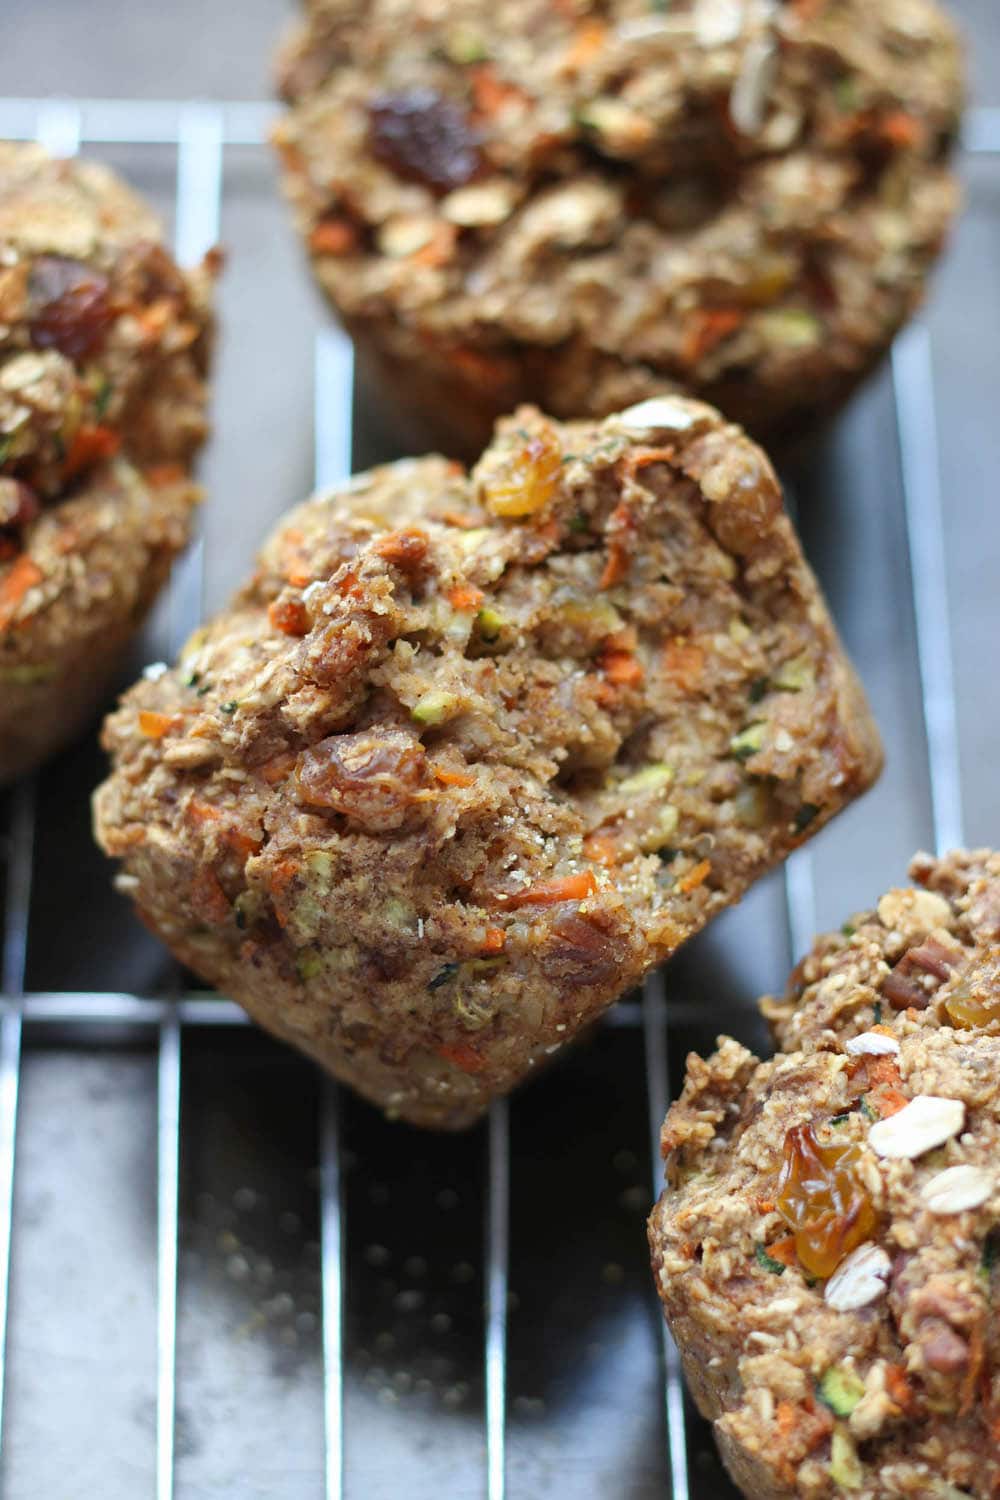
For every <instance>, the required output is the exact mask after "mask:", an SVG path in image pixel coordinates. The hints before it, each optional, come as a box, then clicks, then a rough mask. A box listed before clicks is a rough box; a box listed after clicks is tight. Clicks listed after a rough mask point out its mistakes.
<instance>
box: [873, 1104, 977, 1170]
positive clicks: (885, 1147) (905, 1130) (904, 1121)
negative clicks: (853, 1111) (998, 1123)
mask: <svg viewBox="0 0 1000 1500" xmlns="http://www.w3.org/2000/svg"><path fill="white" fill-rule="evenodd" d="M964 1122H965V1105H964V1104H962V1103H961V1101H960V1100H958V1099H939V1098H937V1097H935V1096H934V1095H933V1094H918V1095H917V1097H916V1098H915V1099H911V1100H910V1102H909V1104H907V1105H905V1106H904V1107H903V1108H902V1109H901V1110H899V1111H898V1113H896V1114H894V1115H890V1116H889V1118H888V1119H887V1120H879V1121H878V1122H877V1123H876V1124H875V1125H873V1126H872V1128H871V1130H869V1132H868V1144H869V1145H870V1146H871V1148H872V1150H873V1151H874V1152H875V1153H876V1154H877V1155H878V1156H883V1157H889V1158H900V1159H907V1160H910V1161H912V1160H914V1159H915V1158H916V1157H918V1156H923V1154H924V1152H925V1151H933V1149H934V1147H935V1146H943V1145H944V1143H945V1141H950V1140H951V1138H952V1136H953V1135H958V1133H959V1131H960V1130H961V1128H962V1125H963V1124H964Z"/></svg>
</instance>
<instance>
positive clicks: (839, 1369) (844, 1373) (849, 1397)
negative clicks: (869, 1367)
mask: <svg viewBox="0 0 1000 1500" xmlns="http://www.w3.org/2000/svg"><path fill="white" fill-rule="evenodd" d="M864 1393H865V1383H864V1381H863V1380H862V1379H861V1376H860V1375H859V1374H858V1372H857V1370H852V1369H851V1368H850V1367H849V1366H848V1365H831V1366H830V1368H829V1369H828V1370H825V1371H824V1372H823V1375H822V1376H821V1378H820V1382H819V1395H820V1400H821V1401H824V1402H825V1403H826V1405H827V1406H828V1407H829V1408H830V1410H831V1411H832V1412H833V1414H834V1416H835V1417H849V1416H850V1415H851V1412H852V1411H853V1410H854V1408H855V1407H856V1406H857V1404H858V1402H859V1401H860V1400H861V1397H862V1396H863V1395H864Z"/></svg>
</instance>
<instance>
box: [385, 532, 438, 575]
mask: <svg viewBox="0 0 1000 1500" xmlns="http://www.w3.org/2000/svg"><path fill="white" fill-rule="evenodd" d="M375 551H376V552H377V553H378V555H379V557H384V558H385V560H386V562H388V563H392V564H393V565H394V566H395V567H397V568H401V569H403V571H404V572H405V571H406V569H408V568H413V567H415V566H416V565H417V564H418V563H420V562H422V561H423V559H424V557H425V556H426V553H427V533H426V531H421V530H420V528H419V526H407V527H405V528H404V529H403V530H402V531H387V532H386V534H385V536H384V537H382V538H381V539H380V540H379V541H378V542H376V543H375Z"/></svg>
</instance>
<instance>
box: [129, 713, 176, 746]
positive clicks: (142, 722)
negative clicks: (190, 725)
mask: <svg viewBox="0 0 1000 1500" xmlns="http://www.w3.org/2000/svg"><path fill="white" fill-rule="evenodd" d="M181 722H182V720H181V718H180V716H179V715H178V714H160V713H156V712H155V711H154V710H153V709H151V708H140V710H139V733H140V734H144V735H145V736H146V738H147V740H162V738H163V736H164V735H165V734H169V733H170V731H171V729H176V728H177V726H178V725H179V724H180V723H181Z"/></svg>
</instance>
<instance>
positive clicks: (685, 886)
mask: <svg viewBox="0 0 1000 1500" xmlns="http://www.w3.org/2000/svg"><path fill="white" fill-rule="evenodd" d="M711 868H712V863H711V860H707V859H703V860H701V861H700V862H699V863H698V864H696V865H695V867H694V869H693V870H689V871H688V872H687V874H686V875H682V876H681V878H680V880H678V882H677V889H678V890H679V891H681V892H682V893H683V894H684V895H685V896H686V895H688V893H689V892H690V891H696V890H697V889H698V887H699V886H700V885H704V884H705V881H706V879H707V878H708V874H709V871H710V870H711Z"/></svg>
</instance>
